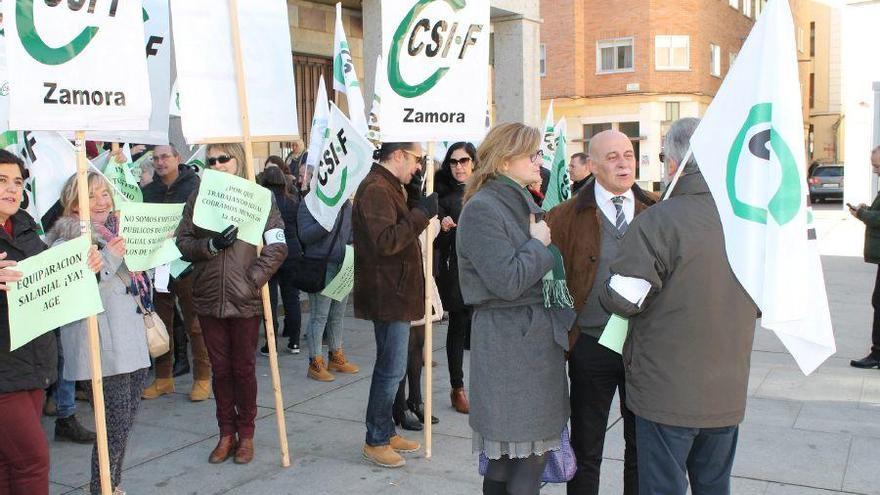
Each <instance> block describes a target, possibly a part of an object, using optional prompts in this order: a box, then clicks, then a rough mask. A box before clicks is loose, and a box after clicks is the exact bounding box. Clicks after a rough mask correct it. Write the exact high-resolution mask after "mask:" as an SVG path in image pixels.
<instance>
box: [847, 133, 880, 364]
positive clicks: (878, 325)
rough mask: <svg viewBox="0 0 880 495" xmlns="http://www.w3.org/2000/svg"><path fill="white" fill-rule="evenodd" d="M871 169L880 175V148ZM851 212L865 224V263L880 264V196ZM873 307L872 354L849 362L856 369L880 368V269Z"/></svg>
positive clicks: (874, 152)
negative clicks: (869, 203) (868, 204)
mask: <svg viewBox="0 0 880 495" xmlns="http://www.w3.org/2000/svg"><path fill="white" fill-rule="evenodd" d="M871 168H872V169H873V170H874V174H876V175H880V146H877V147H876V148H874V151H873V152H872V153H871ZM848 206H849V205H848ZM849 212H850V213H851V214H852V216H854V217H856V218H858V219H859V220H861V221H862V223H864V224H865V262H866V263H874V264H875V265H876V264H880V194H877V197H876V198H874V202H873V203H871V206H867V205H865V204H864V203H862V204H860V205H859V206H858V207H855V208H853V207H852V206H850V208H849ZM871 306H873V307H874V325H873V329H872V331H871V342H872V345H871V353H870V354H868V355H867V356H865V357H864V358H862V359H858V360H852V361H850V362H849V364H850V365H851V366H854V367H856V368H880V267H878V269H877V280H876V281H875V282H874V295H873V296H871Z"/></svg>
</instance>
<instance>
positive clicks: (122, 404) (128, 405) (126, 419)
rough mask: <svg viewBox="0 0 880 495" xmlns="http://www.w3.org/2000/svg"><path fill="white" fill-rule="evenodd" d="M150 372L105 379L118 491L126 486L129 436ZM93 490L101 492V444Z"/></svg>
mask: <svg viewBox="0 0 880 495" xmlns="http://www.w3.org/2000/svg"><path fill="white" fill-rule="evenodd" d="M148 373H149V371H148V370H147V369H146V368H144V369H140V370H137V371H133V372H131V373H122V374H119V375H113V376H105V377H104V379H103V382H104V404H105V411H106V416H105V422H106V424H107V451H108V452H109V457H110V483H111V484H112V485H113V486H112V488H116V487H117V486H119V484H120V483H122V467H123V462H124V460H125V450H126V448H127V447H128V436H129V433H131V427H132V426H134V418H135V416H136V415H137V410H138V406H140V403H141V394H143V393H144V384H145V382H146V381H147V375H148ZM89 488H90V490H91V492H92V494H93V495H96V494H98V493H101V473H100V471H99V467H98V443H97V441H96V442H95V444H94V445H93V446H92V481H91V484H90V487H89Z"/></svg>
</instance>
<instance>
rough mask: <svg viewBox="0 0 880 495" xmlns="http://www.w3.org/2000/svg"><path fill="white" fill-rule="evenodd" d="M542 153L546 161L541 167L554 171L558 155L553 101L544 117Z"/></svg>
mask: <svg viewBox="0 0 880 495" xmlns="http://www.w3.org/2000/svg"><path fill="white" fill-rule="evenodd" d="M541 131H542V134H543V136H542V139H541V153H543V155H544V161H543V162H542V163H541V165H542V166H543V167H544V168H546V169H547V170H551V169H553V158H554V155H555V154H556V134H557V133H556V128H555V127H554V126H553V100H550V106H549V107H547V115H545V116H544V127H543V128H542V129H541Z"/></svg>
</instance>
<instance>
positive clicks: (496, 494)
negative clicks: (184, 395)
mask: <svg viewBox="0 0 880 495" xmlns="http://www.w3.org/2000/svg"><path fill="white" fill-rule="evenodd" d="M546 463H547V456H546V455H532V456H529V457H526V458H518V459H511V458H509V457H506V456H502V457H501V459H489V464H488V465H487V466H486V476H485V477H483V495H538V493H539V491H540V489H541V475H542V474H543V473H544V465H545V464H546Z"/></svg>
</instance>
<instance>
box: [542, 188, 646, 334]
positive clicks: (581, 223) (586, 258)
mask: <svg viewBox="0 0 880 495" xmlns="http://www.w3.org/2000/svg"><path fill="white" fill-rule="evenodd" d="M632 191H633V195H634V196H635V200H636V215H638V214H639V213H641V212H642V211H644V210H645V209H646V208H648V207H649V206H651V205H653V204H654V203H656V202H657V199H658V198H657V195H656V194H654V193H650V192H647V191H643V190H642V189H641V188H639V186H637V185H635V184H633V187H632ZM601 214H602V211H601V210H600V209H599V207H598V206H597V205H596V182H595V181H593V182H590V183H589V184H587V185H585V186H584V187H583V188H581V190H580V191H579V192H578V194H577V196H575V197H573V198H571V199H569V200H568V201H566V202H564V203H562V204H560V205H557V206H556V207H555V208H553V209H552V210H550V211H549V212H548V213H547V217H546V221H547V225H549V226H550V237H551V238H552V239H553V245H555V246H556V247H557V248H559V251H560V252H561V253H562V260H563V262H564V264H565V278H566V281H567V282H568V291H569V292H570V293H571V297H572V299H573V300H574V310H575V311H576V312H578V313H580V311H581V309H583V307H584V304H585V303H586V301H587V297H589V295H590V290H591V289H592V288H593V282H594V279H595V278H596V267H597V266H598V265H599V246H601V245H602V228H601V224H600V220H601V219H600V218H599V215H601ZM579 336H580V328H578V327H577V325H575V326H574V328H572V329H571V331H570V332H569V333H568V342H569V349H574V343H575V341H577V338H578V337H579Z"/></svg>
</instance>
